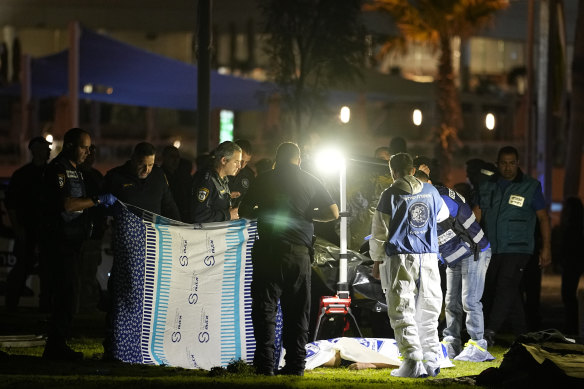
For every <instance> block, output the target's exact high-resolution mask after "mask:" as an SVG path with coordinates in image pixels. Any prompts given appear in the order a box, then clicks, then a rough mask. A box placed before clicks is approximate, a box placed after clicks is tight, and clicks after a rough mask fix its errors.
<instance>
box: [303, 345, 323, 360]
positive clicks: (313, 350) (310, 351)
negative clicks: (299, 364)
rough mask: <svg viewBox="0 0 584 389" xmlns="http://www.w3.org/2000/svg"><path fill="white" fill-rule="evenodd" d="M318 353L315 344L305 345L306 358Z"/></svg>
mask: <svg viewBox="0 0 584 389" xmlns="http://www.w3.org/2000/svg"><path fill="white" fill-rule="evenodd" d="M319 351H320V347H318V344H316V343H307V344H306V358H307V359H308V358H310V357H311V356H313V355H314V354H316V353H317V352H319Z"/></svg>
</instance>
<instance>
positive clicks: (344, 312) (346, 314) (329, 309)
mask: <svg viewBox="0 0 584 389" xmlns="http://www.w3.org/2000/svg"><path fill="white" fill-rule="evenodd" d="M340 181H341V183H340V186H341V187H340V203H341V204H340V205H341V209H340V213H339V216H340V218H341V223H340V224H341V225H340V246H339V282H338V283H337V295H336V296H324V297H322V298H321V300H320V314H319V316H318V321H317V323H316V328H315V330H314V338H313V341H315V340H317V339H318V338H319V336H320V332H321V331H322V328H323V327H322V324H323V322H324V321H325V320H327V319H328V320H332V321H334V320H335V318H336V317H339V316H341V317H342V320H343V324H344V326H343V333H344V332H345V331H346V330H347V328H348V325H349V324H350V322H351V321H352V322H353V326H354V329H355V330H356V331H357V333H358V334H359V336H360V337H363V335H362V334H361V330H360V329H359V325H358V324H357V320H355V316H353V313H352V312H351V297H350V294H349V285H348V283H347V218H348V217H349V213H348V212H347V165H346V161H345V159H344V158H343V159H342V160H341V162H340Z"/></svg>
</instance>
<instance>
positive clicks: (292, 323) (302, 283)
mask: <svg viewBox="0 0 584 389" xmlns="http://www.w3.org/2000/svg"><path fill="white" fill-rule="evenodd" d="M256 207H257V208H256ZM239 212H240V213H241V216H242V217H245V218H252V217H256V216H257V219H258V235H259V239H258V240H256V242H255V244H254V246H253V251H252V261H253V281H252V285H251V296H252V322H253V326H254V336H255V340H256V350H255V355H254V362H253V364H254V366H255V368H256V372H257V373H258V374H264V375H273V374H274V368H275V365H274V363H275V361H274V340H275V333H274V330H275V321H276V311H277V307H278V300H280V304H281V307H282V313H283V317H284V323H283V324H284V329H283V334H282V340H283V344H284V348H285V349H286V357H285V358H286V366H285V367H284V368H283V369H282V370H280V371H279V372H278V373H279V374H287V375H303V374H304V365H305V358H306V351H305V348H304V347H305V345H306V342H307V341H308V319H309V315H310V269H311V265H310V263H311V256H312V254H313V248H312V237H313V234H314V225H313V221H321V222H327V221H331V220H334V219H337V218H338V217H339V209H338V207H337V205H336V204H335V203H334V201H333V199H332V197H331V195H330V194H329V193H328V192H327V190H326V189H325V187H324V186H323V184H322V183H321V182H320V181H319V180H318V179H317V178H315V177H314V176H312V175H311V174H309V173H307V172H305V171H303V170H301V169H300V149H299V148H298V146H297V145H296V144H295V143H289V142H286V143H282V144H281V145H280V146H279V147H278V150H277V152H276V163H275V167H274V170H270V171H268V172H265V173H263V174H261V175H259V176H258V177H257V178H256V180H255V181H254V182H253V183H252V185H251V186H250V188H249V190H248V192H247V194H246V196H245V197H244V198H243V199H242V201H241V205H240V207H239Z"/></svg>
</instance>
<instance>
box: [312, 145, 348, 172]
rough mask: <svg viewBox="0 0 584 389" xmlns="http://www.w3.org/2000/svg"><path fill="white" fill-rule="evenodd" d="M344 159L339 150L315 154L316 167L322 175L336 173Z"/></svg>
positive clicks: (327, 150) (326, 150)
mask: <svg viewBox="0 0 584 389" xmlns="http://www.w3.org/2000/svg"><path fill="white" fill-rule="evenodd" d="M344 162H345V158H344V157H343V154H342V153H341V151H340V150H339V149H333V148H330V149H324V150H322V151H320V152H319V153H318V154H316V166H318V169H319V170H321V171H322V172H324V173H335V172H338V171H339V169H340V168H341V166H342V165H343V164H344Z"/></svg>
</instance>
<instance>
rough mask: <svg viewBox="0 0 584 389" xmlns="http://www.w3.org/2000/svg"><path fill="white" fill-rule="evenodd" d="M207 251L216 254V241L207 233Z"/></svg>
mask: <svg viewBox="0 0 584 389" xmlns="http://www.w3.org/2000/svg"><path fill="white" fill-rule="evenodd" d="M207 253H209V254H215V242H213V239H211V237H210V236H209V235H207Z"/></svg>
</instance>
